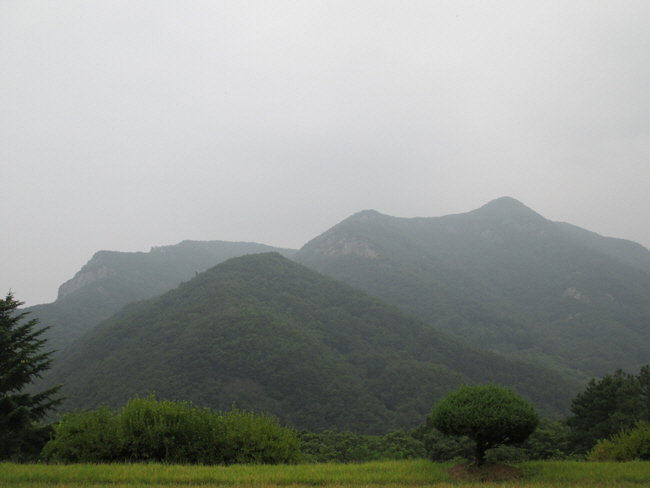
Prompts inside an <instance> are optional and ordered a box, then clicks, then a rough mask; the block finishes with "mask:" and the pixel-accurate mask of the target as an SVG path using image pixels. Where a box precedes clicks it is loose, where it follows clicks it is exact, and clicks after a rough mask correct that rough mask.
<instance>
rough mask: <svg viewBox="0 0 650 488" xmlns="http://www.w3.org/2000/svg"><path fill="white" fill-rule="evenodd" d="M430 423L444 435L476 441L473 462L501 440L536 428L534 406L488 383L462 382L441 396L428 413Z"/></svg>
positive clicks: (515, 439) (512, 441) (520, 436)
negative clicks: (472, 383)
mask: <svg viewBox="0 0 650 488" xmlns="http://www.w3.org/2000/svg"><path fill="white" fill-rule="evenodd" d="M428 420H429V423H430V425H431V426H433V427H434V428H436V429H438V430H439V431H440V432H442V433H443V434H445V435H451V436H463V435H464V436H467V437H469V438H470V439H472V440H473V441H475V442H476V458H475V461H474V462H475V463H476V465H477V466H481V465H482V464H483V463H484V462H485V451H487V450H488V449H491V448H493V447H496V446H498V445H500V444H517V443H520V442H523V441H525V440H526V439H527V438H528V436H530V434H532V433H533V432H534V431H535V429H536V428H537V424H538V423H539V415H538V414H537V412H536V411H535V407H533V405H531V404H530V403H528V402H527V401H525V400H524V399H523V398H521V397H520V396H519V395H518V394H517V393H516V392H515V391H514V390H509V389H507V388H504V387H502V386H497V385H493V384H489V385H486V386H480V385H478V386H463V387H462V388H461V389H460V390H457V391H455V392H453V393H450V394H449V395H447V396H446V397H445V398H443V399H442V400H441V401H440V402H439V403H438V404H437V405H436V406H435V408H434V409H433V411H432V412H431V413H430V414H429V419H428Z"/></svg>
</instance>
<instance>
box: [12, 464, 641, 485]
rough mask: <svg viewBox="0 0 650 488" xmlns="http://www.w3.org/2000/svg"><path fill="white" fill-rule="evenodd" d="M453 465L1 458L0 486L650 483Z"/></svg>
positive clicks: (630, 468) (616, 474) (620, 471)
mask: <svg viewBox="0 0 650 488" xmlns="http://www.w3.org/2000/svg"><path fill="white" fill-rule="evenodd" d="M451 466H452V464H450V463H447V464H438V463H431V462H428V461H424V460H417V461H385V462H374V463H366V464H301V465H296V466H251V465H235V466H230V467H221V466H216V467H207V466H175V465H161V464H106V465H89V464H78V465H68V466H64V465H44V464H31V465H20V464H10V463H0V486H2V487H12V488H19V487H20V488H22V487H36V488H38V487H53V486H56V487H57V488H66V487H70V488H76V487H82V486H84V487H111V488H121V487H126V486H143V487H145V486H146V487H170V486H184V487H192V486H197V487H198V486H232V487H239V486H241V487H275V486H280V487H284V486H289V487H292V488H293V487H296V488H299V487H303V486H304V487H307V486H335V487H346V486H354V487H385V488H391V487H419V486H432V485H433V486H438V487H445V486H450V487H451V486H468V487H469V486H481V487H486V486H492V485H494V486H502V487H506V486H519V487H540V488H541V487H573V486H576V487H578V486H603V487H604V486H617V487H628V486H630V487H631V486H643V485H650V462H629V463H586V462H568V461H565V462H528V463H523V464H521V465H520V466H518V467H519V468H520V469H521V470H522V472H523V479H521V480H519V481H512V482H502V483H495V484H493V483H481V482H476V481H474V482H468V481H462V482H459V481H456V480H454V479H452V478H450V477H449V475H448V474H447V473H446V470H447V469H448V468H450V467H451Z"/></svg>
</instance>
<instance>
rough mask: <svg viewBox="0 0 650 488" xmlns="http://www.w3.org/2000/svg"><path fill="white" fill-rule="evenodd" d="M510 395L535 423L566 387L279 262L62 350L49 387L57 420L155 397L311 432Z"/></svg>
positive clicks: (387, 423)
mask: <svg viewBox="0 0 650 488" xmlns="http://www.w3.org/2000/svg"><path fill="white" fill-rule="evenodd" d="M491 380H493V381H495V382H498V383H500V384H503V385H507V386H513V387H515V388H516V389H517V390H518V391H519V392H520V393H521V394H523V395H524V396H526V397H527V398H529V399H531V400H532V401H534V402H535V404H536V405H537V406H538V408H539V409H540V410H541V412H542V413H545V414H553V413H558V412H566V409H567V408H568V406H569V403H570V400H571V398H572V397H573V396H574V395H575V393H576V391H577V389H576V385H571V384H569V383H568V382H567V381H565V380H564V379H562V378H561V376H560V375H559V374H558V373H554V372H551V371H549V370H547V369H545V368H542V367H538V366H533V365H530V364H526V363H517V362H512V361H508V360H505V359H504V358H503V357H502V356H500V355H498V354H493V353H490V352H486V351H481V350H478V349H474V348H472V347H469V346H467V345H464V344H462V343H461V342H460V341H458V340H456V339H453V338H451V337H450V336H448V335H446V334H443V333H440V332H438V331H437V330H435V329H434V328H433V327H431V326H430V325H429V324H426V323H425V322H423V321H422V320H420V319H418V318H417V317H415V316H413V315H410V314H407V313H405V312H403V311H401V310H400V309H398V308H397V307H395V306H394V305H389V304H386V303H385V302H383V301H381V300H380V299H378V298H374V297H370V296H369V295H367V294H366V293H364V292H362V291H359V290H357V289H355V288H352V287H351V286H349V285H347V284H345V283H343V282H340V281H336V280H333V279H332V278H329V277H327V276H325V275H322V274H320V273H318V272H316V271H313V270H311V269H309V268H307V267H305V266H303V265H300V264H298V263H295V262H293V261H291V260H289V259H287V258H284V257H282V256H281V255H280V254H277V253H266V254H257V255H248V256H243V257H239V258H233V259H230V260H228V261H226V262H223V263H221V264H219V265H217V266H215V267H213V268H211V269H209V270H208V271H206V272H204V273H201V274H199V275H198V276H196V277H195V278H193V279H192V280H190V281H188V282H186V283H183V284H181V285H180V286H179V287H178V288H177V289H174V290H171V291H169V292H167V293H165V294H163V295H161V296H159V297H156V298H152V299H149V300H146V301H141V302H138V303H134V304H131V305H128V306H126V307H124V308H123V309H122V310H121V311H120V312H119V313H117V314H115V315H114V316H112V317H111V318H110V319H108V320H106V321H104V322H102V323H101V324H99V325H97V326H96V327H95V328H94V329H93V330H92V331H90V332H88V333H87V334H85V335H84V336H83V337H82V338H81V339H79V340H77V341H76V342H75V343H74V344H72V345H71V346H70V347H68V348H67V349H66V350H65V352H64V353H63V354H61V355H60V356H59V358H58V360H57V361H56V362H55V364H54V367H53V368H52V370H51V371H50V374H49V375H48V377H47V378H46V382H47V383H48V384H57V383H59V382H63V383H65V384H66V386H65V389H64V390H63V393H64V394H65V395H67V396H68V401H67V403H66V404H65V405H64V410H66V409H67V410H70V409H73V408H86V409H89V408H95V407H97V406H98V405H99V404H101V403H106V404H107V405H109V406H112V407H119V406H122V405H124V404H125V402H126V401H127V399H128V398H130V397H132V396H134V395H136V394H138V395H140V396H144V395H147V394H149V393H151V392H154V391H155V392H156V395H157V397H158V398H160V399H162V398H168V399H179V400H189V401H192V402H194V403H195V405H198V406H209V407H211V408H213V409H229V408H230V407H231V405H232V403H233V402H235V403H236V404H237V406H238V407H239V408H244V409H254V410H256V411H266V412H269V413H271V414H274V415H276V416H278V417H279V418H280V419H281V421H282V422H283V423H287V424H290V425H294V426H296V427H298V428H308V429H311V430H314V431H320V430H324V429H332V428H339V429H350V430H353V431H355V432H358V433H385V432H387V431H388V430H390V429H391V428H407V427H414V426H417V425H419V424H420V423H421V422H422V421H423V419H424V416H425V414H427V413H428V412H429V411H430V410H431V408H432V406H433V404H434V403H435V401H436V400H438V399H439V398H441V397H442V396H443V395H445V394H446V393H448V392H449V391H451V390H454V389H456V388H458V386H459V385H460V384H461V382H464V383H466V384H467V383H474V382H480V383H485V382H488V381H491Z"/></svg>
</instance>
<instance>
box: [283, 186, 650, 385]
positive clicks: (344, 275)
mask: <svg viewBox="0 0 650 488" xmlns="http://www.w3.org/2000/svg"><path fill="white" fill-rule="evenodd" d="M585 232H586V231H585ZM592 237H593V236H592ZM603 239H604V238H603ZM586 241H588V243H587V242H586ZM594 242H595V243H596V244H594ZM624 242H625V241H624ZM601 243H602V241H599V240H598V239H595V240H594V239H591V240H589V239H588V238H585V234H584V232H575V229H573V231H572V230H571V229H567V227H566V226H565V225H560V224H556V223H554V222H551V221H549V220H547V219H545V218H544V217H542V216H541V215H539V214H537V213H535V212H534V211H532V210H531V209H529V208H528V207H526V206H524V205H523V204H521V203H520V202H518V201H516V200H514V199H512V198H501V199H498V200H495V201H493V202H490V203H489V204H487V205H485V206H484V207H481V208H480V209H478V210H475V211H472V212H468V213H465V214H459V215H449V216H445V217H438V218H414V219H404V218H395V217H389V216H386V215H381V214H379V213H378V212H375V211H364V212H361V213H358V214H356V215H353V216H352V217H350V218H348V219H346V220H344V221H343V222H341V223H340V224H338V225H336V226H334V227H333V228H332V229H330V230H328V231H327V232H325V233H324V234H322V235H320V236H319V237H317V238H315V239H313V240H312V241H310V242H309V243H307V244H306V245H305V246H304V247H303V248H302V249H301V250H300V251H299V252H298V253H296V254H295V255H294V259H295V260H296V261H297V262H300V263H303V264H305V265H307V266H309V267H311V268H313V269H316V270H318V271H320V272H323V273H325V274H328V275H330V276H332V277H334V278H337V279H340V280H343V281H345V282H347V283H349V284H351V285H353V286H355V287H358V288H360V289H362V290H365V291H367V292H368V293H370V294H372V295H376V296H378V297H381V298H383V299H384V300H386V301H388V302H391V303H394V304H396V305H398V306H400V307H401V308H403V309H404V310H407V311H410V312H412V313H414V314H416V315H418V316H419V317H421V318H422V319H424V320H426V321H427V322H429V323H431V324H434V325H435V326H436V327H438V328H440V329H441V330H443V331H446V332H448V333H450V334H453V335H454V336H456V337H459V338H461V339H463V340H464V341H467V342H468V343H470V344H472V345H475V346H478V347H481V348H484V349H492V350H497V351H501V352H503V353H505V354H507V355H509V357H511V358H523V359H526V360H532V361H537V362H539V363H542V364H546V365H548V366H552V367H554V368H556V369H558V370H560V371H562V372H563V374H565V375H566V376H568V377H573V378H576V379H585V378H586V377H590V376H602V375H603V374H605V373H606V372H609V371H613V370H615V369H616V368H625V369H628V370H630V371H635V370H637V369H638V367H639V366H640V365H642V364H645V363H647V362H648V360H649V358H650V300H648V296H650V274H649V273H647V272H645V271H644V270H643V268H644V265H642V264H641V265H639V266H636V267H635V266H631V265H630V264H629V262H630V260H629V259H627V260H625V259H623V258H622V257H621V253H622V254H623V255H625V256H632V255H633V254H631V253H629V252H625V251H621V248H622V247H626V246H625V244H624V245H623V246H621V245H620V244H621V243H620V242H617V243H613V244H614V245H613V246H612V245H607V246H601V245H600V244H601ZM608 244H612V243H611V242H608ZM599 246H600V247H599ZM628 247H632V248H634V250H635V252H637V255H641V256H644V255H646V253H645V252H644V249H645V248H643V249H641V250H639V248H638V247H637V246H628ZM645 251H647V250H645Z"/></svg>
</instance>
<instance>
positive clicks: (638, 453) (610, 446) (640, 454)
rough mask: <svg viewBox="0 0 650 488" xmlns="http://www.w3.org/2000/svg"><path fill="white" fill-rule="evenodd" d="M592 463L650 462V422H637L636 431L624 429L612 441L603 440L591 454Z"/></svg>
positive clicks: (589, 457)
mask: <svg viewBox="0 0 650 488" xmlns="http://www.w3.org/2000/svg"><path fill="white" fill-rule="evenodd" d="M587 459H589V460H590V461H632V460H635V459H640V460H642V461H648V460H650V422H637V423H636V426H635V427H634V429H630V428H628V427H624V428H623V429H622V430H621V431H620V432H619V433H618V434H614V435H613V436H612V437H611V439H602V440H600V441H598V443H597V444H596V446H595V447H594V448H593V449H592V450H591V451H590V452H589V454H588V455H587Z"/></svg>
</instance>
